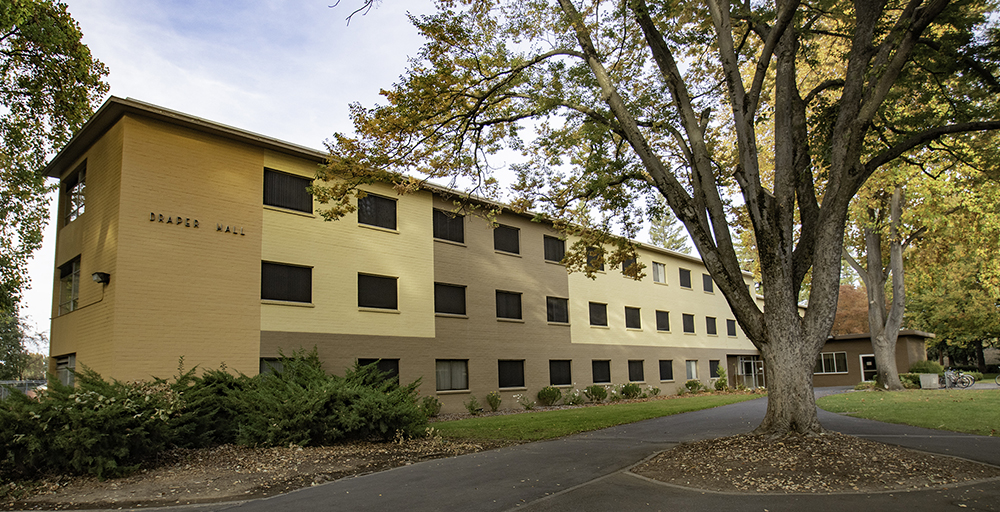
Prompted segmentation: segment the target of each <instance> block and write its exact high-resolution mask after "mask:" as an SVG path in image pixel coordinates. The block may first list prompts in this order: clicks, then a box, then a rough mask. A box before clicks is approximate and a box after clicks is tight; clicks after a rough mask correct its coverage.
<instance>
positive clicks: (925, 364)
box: [910, 361, 944, 373]
mask: <svg viewBox="0 0 1000 512" xmlns="http://www.w3.org/2000/svg"><path fill="white" fill-rule="evenodd" d="M943 371H944V366H941V365H940V364H938V363H937V361H917V362H915V363H913V364H912V365H911V366H910V373H941V372H943Z"/></svg>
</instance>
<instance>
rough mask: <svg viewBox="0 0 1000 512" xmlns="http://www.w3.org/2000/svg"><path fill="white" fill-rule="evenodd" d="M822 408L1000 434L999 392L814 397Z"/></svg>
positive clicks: (932, 426) (912, 422)
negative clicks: (999, 427) (998, 427)
mask: <svg viewBox="0 0 1000 512" xmlns="http://www.w3.org/2000/svg"><path fill="white" fill-rule="evenodd" d="M816 403H817V404H818V405H819V406H820V407H822V408H823V409H825V410H827V411H830V412H835V413H846V414H849V415H851V416H856V417H859V418H868V419H872V420H878V421H884V422H888V423H901V424H905V425H913V426H917V427H924V428H933V429H938V430H952V431H955V432H966V433H969V434H977V435H981V436H993V437H997V436H1000V429H997V425H1000V393H998V392H997V391H995V390H978V389H955V390H947V389H941V390H938V389H935V390H929V389H927V390H915V391H888V392H880V393H842V394H836V395H829V396H825V397H823V398H820V399H818V400H816Z"/></svg>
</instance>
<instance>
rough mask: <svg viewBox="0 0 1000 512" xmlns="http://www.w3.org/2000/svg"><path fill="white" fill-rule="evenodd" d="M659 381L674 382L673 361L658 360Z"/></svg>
mask: <svg viewBox="0 0 1000 512" xmlns="http://www.w3.org/2000/svg"><path fill="white" fill-rule="evenodd" d="M664 363H666V364H664ZM660 380H661V381H667V380H674V360H673V359H660Z"/></svg>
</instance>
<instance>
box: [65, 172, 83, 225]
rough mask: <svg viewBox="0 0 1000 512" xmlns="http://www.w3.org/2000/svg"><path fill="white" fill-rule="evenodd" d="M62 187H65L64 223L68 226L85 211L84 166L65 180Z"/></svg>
mask: <svg viewBox="0 0 1000 512" xmlns="http://www.w3.org/2000/svg"><path fill="white" fill-rule="evenodd" d="M63 187H65V188H64V189H63V191H64V193H65V194H66V223H67V224H69V223H70V222H73V220H74V219H76V218H77V217H79V216H80V215H82V214H83V211H84V210H85V209H86V201H85V197H84V196H85V195H86V194H85V193H86V190H87V166H86V164H84V165H83V166H81V167H80V169H79V170H77V171H76V172H74V173H73V174H72V175H71V176H69V177H68V178H66V181H65V182H64V183H63Z"/></svg>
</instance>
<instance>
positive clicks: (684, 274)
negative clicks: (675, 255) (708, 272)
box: [680, 268, 691, 288]
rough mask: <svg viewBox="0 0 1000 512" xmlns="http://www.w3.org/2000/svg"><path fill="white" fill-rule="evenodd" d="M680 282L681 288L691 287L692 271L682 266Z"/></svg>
mask: <svg viewBox="0 0 1000 512" xmlns="http://www.w3.org/2000/svg"><path fill="white" fill-rule="evenodd" d="M680 284H681V288H691V271H690V270H688V269H686V268H682V269H680Z"/></svg>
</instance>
